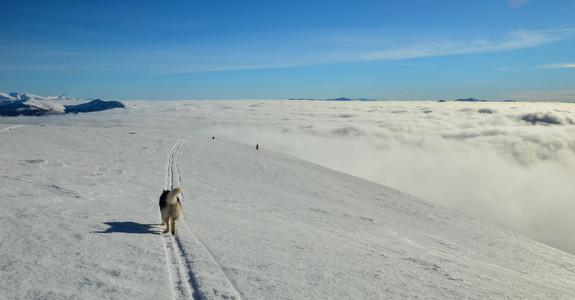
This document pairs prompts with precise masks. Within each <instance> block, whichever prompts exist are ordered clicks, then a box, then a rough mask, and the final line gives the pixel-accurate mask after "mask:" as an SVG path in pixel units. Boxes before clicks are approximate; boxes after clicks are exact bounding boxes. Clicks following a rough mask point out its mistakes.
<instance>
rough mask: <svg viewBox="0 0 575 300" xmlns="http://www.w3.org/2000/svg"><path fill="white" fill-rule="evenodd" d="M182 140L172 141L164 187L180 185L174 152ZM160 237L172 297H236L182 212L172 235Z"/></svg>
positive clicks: (225, 277) (230, 285) (180, 180)
mask: <svg viewBox="0 0 575 300" xmlns="http://www.w3.org/2000/svg"><path fill="white" fill-rule="evenodd" d="M184 142H185V140H184V139H180V140H178V141H176V143H175V144H174V146H173V147H172V149H171V151H170V154H169V155H168V164H167V166H166V183H165V188H166V189H169V190H171V189H173V188H174V187H178V186H182V176H181V173H180V171H179V169H178V159H179V156H178V153H179V150H180V146H181V145H182V144H183V143H184ZM184 194H185V188H184V193H182V195H181V200H182V206H185V205H186V204H185V201H184ZM164 239H165V248H166V260H167V262H168V269H169V272H170V278H171V281H172V282H173V286H174V293H173V294H174V298H175V299H240V296H239V293H238V291H237V289H236V288H235V287H234V286H233V284H232V283H231V281H230V280H229V278H228V277H227V276H226V274H225V273H224V271H223V270H222V268H221V266H220V265H219V263H218V262H217V261H216V259H215V258H214V256H213V255H212V253H211V252H210V251H209V250H208V248H207V247H206V246H205V245H204V244H203V243H202V242H201V241H200V240H199V239H198V238H197V237H196V236H195V234H194V233H193V231H192V230H191V229H190V227H189V226H188V225H187V224H186V222H185V219H184V216H182V217H181V218H180V221H179V222H178V230H177V233H176V237H175V238H171V235H169V234H168V235H166V236H165V237H164ZM198 270H199V271H198Z"/></svg>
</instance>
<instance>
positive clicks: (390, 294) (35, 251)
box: [0, 104, 575, 299]
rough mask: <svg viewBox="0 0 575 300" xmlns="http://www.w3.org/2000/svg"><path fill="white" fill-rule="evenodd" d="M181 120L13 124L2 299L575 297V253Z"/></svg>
mask: <svg viewBox="0 0 575 300" xmlns="http://www.w3.org/2000/svg"><path fill="white" fill-rule="evenodd" d="M158 107H159V104H158ZM148 113H149V112H148ZM169 116H170V112H163V111H162V110H161V109H158V110H156V112H154V113H153V114H151V115H150V114H143V112H142V111H138V110H137V109H132V110H129V111H124V110H122V111H106V112H101V113H99V114H97V115H61V116H51V117H45V118H33V119H30V118H23V117H19V118H0V140H1V143H0V165H1V166H2V173H1V174H0V201H1V202H2V210H1V211H0V214H1V218H2V220H3V223H4V226H2V227H1V228H0V237H1V239H2V243H1V244H0V251H1V253H2V255H1V256H0V278H1V280H0V291H2V296H1V298H2V299H168V298H174V299H190V298H194V299H220V298H236V299H239V298H244V299H302V298H323V299H335V298H337V299H381V298H415V297H419V298H425V299H446V298H456V299H461V298H477V299H478V298H481V299H485V298H505V297H513V298H539V299H557V298H575V273H574V272H575V257H574V256H573V255H570V254H567V253H565V252H562V251H559V250H557V249H554V248H551V247H548V246H545V245H543V244H540V243H538V242H535V241H533V240H530V239H527V238H524V237H522V236H519V235H516V234H513V233H510V232H508V231H505V230H501V229H499V228H497V227H494V226H491V225H488V224H485V223H483V222H480V221H478V220H475V219H472V218H469V217H467V216H465V215H462V214H459V213H455V212H453V211H450V210H447V209H444V208H442V207H439V206H435V205H432V204H430V203H429V202H427V201H424V200H421V199H417V198H415V197H412V196H410V195H407V194H405V193H402V192H400V191H398V190H395V189H391V188H387V187H385V186H382V185H378V184H375V183H372V182H369V181H366V180H363V179H359V178H357V177H353V176H350V175H347V174H344V173H339V172H336V171H333V170H330V169H327V168H324V167H321V166H318V165H315V164H311V163H308V162H305V161H302V160H298V159H296V158H293V157H290V156H287V155H283V154H280V153H276V152H271V151H266V150H265V149H263V150H259V151H256V150H255V148H254V147H253V146H252V145H244V144H238V143H232V142H228V141H224V140H220V139H215V140H212V139H211V138H205V137H201V136H199V135H196V134H195V130H196V129H197V130H199V129H201V128H196V129H194V127H195V125H193V123H194V119H193V118H189V119H186V120H185V121H184V120H182V119H174V118H169ZM119 119H121V120H122V122H119V121H118V120H119ZM146 124H147V125H146ZM174 186H182V187H183V189H184V193H183V195H182V196H183V197H182V203H183V209H184V217H183V221H181V222H180V223H179V225H178V235H177V236H176V238H172V237H171V236H169V235H164V234H162V233H161V227H160V225H159V223H160V218H159V210H158V197H159V196H160V194H161V191H162V189H164V188H171V187H174Z"/></svg>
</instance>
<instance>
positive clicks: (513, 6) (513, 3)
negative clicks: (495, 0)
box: [509, 0, 529, 8]
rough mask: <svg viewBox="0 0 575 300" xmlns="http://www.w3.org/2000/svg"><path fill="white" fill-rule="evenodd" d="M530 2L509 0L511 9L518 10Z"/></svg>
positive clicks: (526, 0)
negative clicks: (517, 8)
mask: <svg viewBox="0 0 575 300" xmlns="http://www.w3.org/2000/svg"><path fill="white" fill-rule="evenodd" d="M528 1H529V0H509V7H512V8H516V7H519V6H521V5H523V4H525V3H527V2H528Z"/></svg>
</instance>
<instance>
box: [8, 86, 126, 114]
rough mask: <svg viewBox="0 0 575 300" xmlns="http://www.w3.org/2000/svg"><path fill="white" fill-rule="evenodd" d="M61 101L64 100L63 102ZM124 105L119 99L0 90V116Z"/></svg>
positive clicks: (77, 110) (82, 110)
mask: <svg viewBox="0 0 575 300" xmlns="http://www.w3.org/2000/svg"><path fill="white" fill-rule="evenodd" d="M62 101H65V102H64V103H63V102H62ZM72 103H74V104H72ZM124 107H125V106H124V104H123V103H122V102H119V101H104V100H101V99H95V100H92V101H89V100H82V99H78V98H74V97H70V96H68V95H66V94H62V95H60V96H51V97H43V96H38V95H33V94H27V93H1V92H0V116H20V115H24V116H42V115H59V114H66V113H79V112H94V111H102V110H107V109H112V108H124Z"/></svg>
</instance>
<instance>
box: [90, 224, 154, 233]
mask: <svg viewBox="0 0 575 300" xmlns="http://www.w3.org/2000/svg"><path fill="white" fill-rule="evenodd" d="M104 224H106V225H108V226H110V228H108V229H106V230H104V231H94V233H132V234H161V233H160V231H159V230H158V224H140V223H136V222H104Z"/></svg>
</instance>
